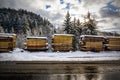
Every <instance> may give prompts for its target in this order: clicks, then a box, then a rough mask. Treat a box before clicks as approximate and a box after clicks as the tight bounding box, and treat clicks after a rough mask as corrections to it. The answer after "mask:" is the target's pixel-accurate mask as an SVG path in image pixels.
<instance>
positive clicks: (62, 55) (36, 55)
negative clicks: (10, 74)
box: [0, 49, 120, 61]
mask: <svg viewBox="0 0 120 80" xmlns="http://www.w3.org/2000/svg"><path fill="white" fill-rule="evenodd" d="M105 60H120V51H103V52H82V51H76V52H29V51H24V50H21V49H15V50H14V51H13V52H9V53H0V61H105Z"/></svg>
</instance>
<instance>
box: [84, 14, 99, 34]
mask: <svg viewBox="0 0 120 80" xmlns="http://www.w3.org/2000/svg"><path fill="white" fill-rule="evenodd" d="M82 34H84V35H85V34H86V35H96V34H97V31H96V23H95V20H94V19H91V14H90V13H89V12H88V14H87V17H86V19H85V22H84V24H83V28H82Z"/></svg>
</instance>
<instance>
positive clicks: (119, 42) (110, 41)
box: [106, 37, 120, 51]
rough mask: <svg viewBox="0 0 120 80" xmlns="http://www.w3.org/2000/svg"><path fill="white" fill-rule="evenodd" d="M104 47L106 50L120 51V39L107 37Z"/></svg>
mask: <svg viewBox="0 0 120 80" xmlns="http://www.w3.org/2000/svg"><path fill="white" fill-rule="evenodd" d="M106 39H107V44H106V47H107V49H108V50H113V51H114V50H115V51H116V50H118V51H119V50H120V37H107V38H106Z"/></svg>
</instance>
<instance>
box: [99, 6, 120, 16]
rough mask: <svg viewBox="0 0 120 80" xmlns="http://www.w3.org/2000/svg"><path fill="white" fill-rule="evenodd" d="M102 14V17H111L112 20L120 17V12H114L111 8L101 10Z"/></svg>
mask: <svg viewBox="0 0 120 80" xmlns="http://www.w3.org/2000/svg"><path fill="white" fill-rule="evenodd" d="M100 14H101V16H102V17H110V18H112V17H115V18H118V17H120V11H119V10H117V11H114V10H112V9H111V8H109V7H103V8H101V10H100Z"/></svg>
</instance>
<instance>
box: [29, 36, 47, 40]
mask: <svg viewBox="0 0 120 80" xmlns="http://www.w3.org/2000/svg"><path fill="white" fill-rule="evenodd" d="M27 38H29V39H47V37H36V36H28V37H27Z"/></svg>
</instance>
